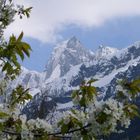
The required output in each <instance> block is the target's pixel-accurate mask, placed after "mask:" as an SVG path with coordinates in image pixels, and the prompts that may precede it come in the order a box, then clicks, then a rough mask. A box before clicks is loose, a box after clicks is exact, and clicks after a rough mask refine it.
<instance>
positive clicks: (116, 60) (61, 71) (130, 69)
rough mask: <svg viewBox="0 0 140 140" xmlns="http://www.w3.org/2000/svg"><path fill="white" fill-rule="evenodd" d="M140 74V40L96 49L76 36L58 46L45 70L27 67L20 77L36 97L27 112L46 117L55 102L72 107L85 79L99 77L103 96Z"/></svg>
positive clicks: (98, 84)
mask: <svg viewBox="0 0 140 140" xmlns="http://www.w3.org/2000/svg"><path fill="white" fill-rule="evenodd" d="M139 74H140V42H136V43H134V44H133V45H130V46H129V47H127V48H124V49H121V50H118V49H116V48H111V47H108V46H99V48H98V49H97V51H96V52H92V51H91V50H87V49H86V48H84V47H83V45H82V44H81V43H80V41H79V40H78V39H76V37H72V38H71V39H70V40H67V41H64V42H62V43H60V44H58V45H56V48H55V49H54V51H53V53H52V55H51V57H50V59H49V61H48V64H47V66H46V71H45V72H44V73H37V72H30V71H28V70H23V73H22V74H21V76H20V77H19V78H18V83H19V81H20V82H21V83H23V84H24V85H26V86H27V85H28V87H30V86H31V89H32V91H31V92H32V94H33V95H35V96H34V98H33V100H32V101H31V102H29V103H28V104H27V106H26V107H25V108H24V110H23V112H24V113H27V114H28V115H29V114H30V115H29V117H34V118H36V117H38V116H39V117H40V114H41V116H43V117H45V116H46V115H47V114H48V113H49V112H50V111H51V110H52V109H53V107H54V106H55V105H58V107H57V109H61V110H63V109H64V108H66V107H67V108H68V107H70V106H72V103H71V93H72V90H74V89H76V88H78V86H79V85H80V83H81V82H82V81H83V80H85V79H90V78H96V79H98V81H97V82H95V83H94V85H95V86H97V87H98V90H99V92H100V97H101V98H108V97H109V96H112V94H115V90H116V89H115V87H116V83H117V80H118V79H128V80H131V79H135V78H138V77H139Z"/></svg>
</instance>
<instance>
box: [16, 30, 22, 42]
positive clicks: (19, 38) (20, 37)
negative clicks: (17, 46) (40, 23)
mask: <svg viewBox="0 0 140 140" xmlns="http://www.w3.org/2000/svg"><path fill="white" fill-rule="evenodd" d="M22 38H23V32H21V34H20V35H19V37H18V39H17V42H20V41H21V40H22Z"/></svg>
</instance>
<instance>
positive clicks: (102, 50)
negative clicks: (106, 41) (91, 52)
mask: <svg viewBox="0 0 140 140" xmlns="http://www.w3.org/2000/svg"><path fill="white" fill-rule="evenodd" d="M118 51H119V50H118V49H117V48H112V47H109V46H103V45H100V46H99V48H98V50H97V51H96V53H95V55H96V58H98V59H100V58H110V57H111V56H113V55H114V54H115V53H117V52H118Z"/></svg>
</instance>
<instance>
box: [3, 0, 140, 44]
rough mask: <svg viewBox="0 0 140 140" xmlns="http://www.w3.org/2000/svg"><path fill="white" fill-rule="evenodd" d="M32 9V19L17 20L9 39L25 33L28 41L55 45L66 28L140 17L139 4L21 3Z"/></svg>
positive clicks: (126, 0) (87, 0) (104, 0)
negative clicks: (36, 40)
mask: <svg viewBox="0 0 140 140" xmlns="http://www.w3.org/2000/svg"><path fill="white" fill-rule="evenodd" d="M21 1H22V2H23V3H24V4H25V5H28V6H29V5H30V6H33V10H32V13H31V17H30V18H29V19H25V18H24V19H23V20H19V19H18V20H16V21H15V22H14V23H12V24H11V25H10V26H9V27H8V29H7V30H6V33H5V34H6V35H9V34H11V33H15V34H19V33H20V31H22V30H23V31H24V33H25V36H26V37H31V38H35V39H38V40H40V41H42V42H55V41H56V40H57V39H58V38H60V37H61V35H60V34H59V32H60V31H63V30H64V29H65V27H66V25H69V24H74V25H76V26H79V27H80V28H83V29H86V28H92V27H96V26H98V27H99V26H101V25H103V24H104V22H105V21H107V20H110V19H113V18H117V17H126V16H139V15H140V8H139V6H140V0H28V1H27V0H21Z"/></svg>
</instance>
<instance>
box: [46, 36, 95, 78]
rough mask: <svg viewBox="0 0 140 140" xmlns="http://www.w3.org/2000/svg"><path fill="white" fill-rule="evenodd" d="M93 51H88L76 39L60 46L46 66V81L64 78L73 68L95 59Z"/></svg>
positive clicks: (73, 38)
mask: <svg viewBox="0 0 140 140" xmlns="http://www.w3.org/2000/svg"><path fill="white" fill-rule="evenodd" d="M93 56H94V55H93V54H92V52H91V51H89V50H86V49H85V48H84V47H83V46H82V44H81V43H80V41H79V40H78V39H77V38H76V37H72V38H71V39H70V40H66V41H64V42H62V43H60V44H58V45H57V46H56V47H55V49H54V51H53V52H52V54H51V57H50V59H49V61H48V64H47V65H46V79H47V78H50V80H52V79H56V78H59V77H62V76H64V75H65V74H66V73H67V72H68V71H69V70H70V69H71V67H73V66H76V65H78V64H81V63H83V62H89V61H91V60H92V59H93Z"/></svg>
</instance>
